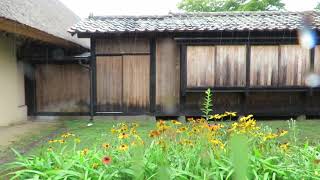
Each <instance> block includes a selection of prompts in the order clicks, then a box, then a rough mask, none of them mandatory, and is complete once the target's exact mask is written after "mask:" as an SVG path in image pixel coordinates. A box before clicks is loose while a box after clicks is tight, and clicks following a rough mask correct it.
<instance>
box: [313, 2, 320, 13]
mask: <svg viewBox="0 0 320 180" xmlns="http://www.w3.org/2000/svg"><path fill="white" fill-rule="evenodd" d="M314 9H315V10H318V11H319V10H320V2H319V3H318V4H317V6H316V7H315V8H314Z"/></svg>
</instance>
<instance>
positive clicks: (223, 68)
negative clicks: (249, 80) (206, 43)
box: [215, 46, 246, 87]
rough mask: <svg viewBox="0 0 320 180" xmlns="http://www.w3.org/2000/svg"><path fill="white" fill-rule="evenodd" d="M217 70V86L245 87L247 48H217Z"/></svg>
mask: <svg viewBox="0 0 320 180" xmlns="http://www.w3.org/2000/svg"><path fill="white" fill-rule="evenodd" d="M215 69H216V71H215V73H216V76H215V86H223V87H232V86H238V87H241V86H245V84H246V47H245V46H217V58H216V59H215Z"/></svg>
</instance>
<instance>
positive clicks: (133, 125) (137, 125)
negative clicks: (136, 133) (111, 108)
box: [131, 123, 139, 128]
mask: <svg viewBox="0 0 320 180" xmlns="http://www.w3.org/2000/svg"><path fill="white" fill-rule="evenodd" d="M131 126H132V127H134V128H137V127H139V124H138V123H132V124H131Z"/></svg>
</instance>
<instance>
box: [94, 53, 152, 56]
mask: <svg viewBox="0 0 320 180" xmlns="http://www.w3.org/2000/svg"><path fill="white" fill-rule="evenodd" d="M135 55H137V56H140V55H150V52H136V53H96V56H135Z"/></svg>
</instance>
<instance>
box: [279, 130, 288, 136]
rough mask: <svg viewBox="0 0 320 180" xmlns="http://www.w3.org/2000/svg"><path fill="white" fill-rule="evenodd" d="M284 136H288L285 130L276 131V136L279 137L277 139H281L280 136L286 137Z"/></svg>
mask: <svg viewBox="0 0 320 180" xmlns="http://www.w3.org/2000/svg"><path fill="white" fill-rule="evenodd" d="M286 134H288V131H286V130H283V129H282V130H279V131H278V135H279V137H282V136H284V135H286Z"/></svg>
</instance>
